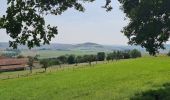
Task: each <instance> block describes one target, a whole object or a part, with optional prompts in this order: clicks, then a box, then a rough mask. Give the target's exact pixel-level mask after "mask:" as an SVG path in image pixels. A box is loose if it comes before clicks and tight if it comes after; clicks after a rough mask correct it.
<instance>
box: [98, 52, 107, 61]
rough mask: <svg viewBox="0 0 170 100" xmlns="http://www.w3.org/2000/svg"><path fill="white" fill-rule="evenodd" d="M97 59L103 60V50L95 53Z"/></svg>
mask: <svg viewBox="0 0 170 100" xmlns="http://www.w3.org/2000/svg"><path fill="white" fill-rule="evenodd" d="M97 60H98V61H104V60H105V53H104V52H98V53H97Z"/></svg>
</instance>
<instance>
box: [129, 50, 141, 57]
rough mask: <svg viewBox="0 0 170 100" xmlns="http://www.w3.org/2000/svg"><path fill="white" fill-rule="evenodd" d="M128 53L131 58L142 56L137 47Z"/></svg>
mask: <svg viewBox="0 0 170 100" xmlns="http://www.w3.org/2000/svg"><path fill="white" fill-rule="evenodd" d="M130 55H131V57H132V58H138V57H141V56H142V54H141V52H140V51H138V50H137V49H134V50H132V51H130Z"/></svg>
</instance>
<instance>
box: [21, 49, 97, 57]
mask: <svg viewBox="0 0 170 100" xmlns="http://www.w3.org/2000/svg"><path fill="white" fill-rule="evenodd" d="M96 53H97V52H94V51H58V50H31V51H30V50H23V51H22V53H21V54H22V55H24V56H35V55H36V54H37V55H40V58H53V57H54V58H55V57H58V56H61V55H66V54H68V55H69V54H74V55H84V54H96Z"/></svg>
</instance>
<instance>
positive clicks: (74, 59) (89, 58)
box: [40, 49, 142, 71]
mask: <svg viewBox="0 0 170 100" xmlns="http://www.w3.org/2000/svg"><path fill="white" fill-rule="evenodd" d="M141 56H142V55H141V52H140V51H138V50H137V49H134V50H126V51H113V52H112V53H108V54H106V53H105V52H98V53H97V54H96V55H95V54H89V55H78V56H76V55H73V54H71V55H62V56H59V57H57V58H48V59H41V60H40V64H41V65H42V68H44V69H45V71H46V69H47V68H48V67H50V66H54V65H59V66H60V67H61V65H62V64H75V65H76V66H77V65H78V64H80V63H89V65H90V66H91V65H92V62H96V63H97V62H98V61H105V60H107V61H110V60H112V61H113V60H119V59H129V58H138V57H141Z"/></svg>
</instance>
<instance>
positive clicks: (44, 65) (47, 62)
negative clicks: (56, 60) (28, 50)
mask: <svg viewBox="0 0 170 100" xmlns="http://www.w3.org/2000/svg"><path fill="white" fill-rule="evenodd" d="M40 64H41V65H42V68H44V69H45V71H46V70H47V68H48V67H50V66H51V64H52V63H51V61H50V60H48V59H42V60H40Z"/></svg>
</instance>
